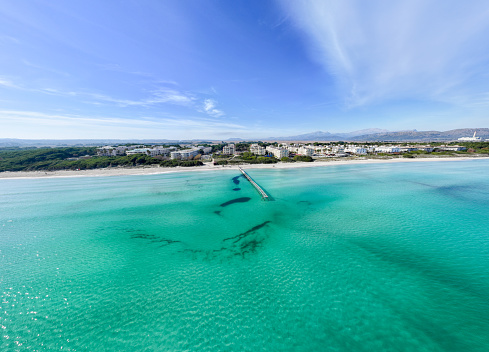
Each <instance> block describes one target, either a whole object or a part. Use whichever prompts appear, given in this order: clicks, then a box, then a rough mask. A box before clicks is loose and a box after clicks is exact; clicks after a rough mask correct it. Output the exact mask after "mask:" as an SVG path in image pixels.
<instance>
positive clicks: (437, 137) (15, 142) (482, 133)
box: [0, 128, 489, 148]
mask: <svg viewBox="0 0 489 352" xmlns="http://www.w3.org/2000/svg"><path fill="white" fill-rule="evenodd" d="M474 132H477V136H478V137H481V138H482V139H489V128H461V129H456V130H450V131H444V132H440V131H416V130H411V131H397V132H389V131H388V130H383V129H380V128H369V129H365V130H359V131H354V132H348V133H330V132H322V131H316V132H311V133H305V134H300V135H296V136H288V137H270V138H257V139H246V140H254V141H257V140H265V141H304V142H327V141H345V142H346V141H351V142H375V141H392V142H414V141H419V142H445V141H454V140H457V139H458V138H460V137H470V136H472V135H473V134H474ZM246 140H245V139H242V138H230V139H228V140H226V141H227V142H243V141H246ZM218 141H219V142H220V141H221V140H210V139H191V140H189V139H188V140H176V139H174V140H171V139H15V138H0V148H1V147H43V146H51V147H63V146H99V145H117V144H126V143H135V144H176V143H197V142H198V143H204V142H209V143H210V142H218Z"/></svg>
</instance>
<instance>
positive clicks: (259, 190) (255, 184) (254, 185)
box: [238, 166, 269, 200]
mask: <svg viewBox="0 0 489 352" xmlns="http://www.w3.org/2000/svg"><path fill="white" fill-rule="evenodd" d="M238 168H239V171H241V173H242V174H243V176H244V177H246V179H247V180H248V181H250V183H251V184H252V185H253V187H255V189H256V190H257V191H258V192H259V193H260V195H261V198H262V199H263V200H269V198H268V194H267V193H266V192H265V191H264V190H263V189H262V188H261V187H260V186H258V184H257V183H256V182H255V181H253V179H252V178H251V177H250V175H248V174H247V173H246V171H244V170H243V169H242V168H241V167H240V166H238Z"/></svg>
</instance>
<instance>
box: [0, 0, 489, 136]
mask: <svg viewBox="0 0 489 352" xmlns="http://www.w3.org/2000/svg"><path fill="white" fill-rule="evenodd" d="M487 38H489V2H488V1H486V0H481V1H478V0H466V1H463V2H462V1H458V0H457V1H452V0H443V1H433V0H399V1H378V0H370V1H363V0H357V1H355V0H338V1H333V0H309V1H306V0H283V1H282V0H276V1H272V0H271V1H265V0H260V1H258V0H257V1H252V0H246V1H240V0H233V1H227V0H221V1H217V0H177V1H173V0H164V1H161V0H155V1H151V0H134V1H131V0H126V1H111V0H104V1H92V0H83V1H81V0H71V1H64V0H50V1H38V0H16V1H10V0H0V125H1V128H0V138H58V139H63V138H161V139H163V138H168V139H184V138H212V139H227V138H230V137H241V138H264V137H269V136H287V135H295V134H300V133H306V132H312V131H317V130H322V131H330V132H348V131H353V130H359V129H364V128H383V129H388V130H392V131H395V130H406V129H418V130H431V129H434V130H448V129H453V128H462V127H489V126H488V122H489V114H488V111H489V40H488V39H487Z"/></svg>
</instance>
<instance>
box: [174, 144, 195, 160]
mask: <svg viewBox="0 0 489 352" xmlns="http://www.w3.org/2000/svg"><path fill="white" fill-rule="evenodd" d="M199 153H200V148H198V147H197V148H192V149H183V150H177V151H174V152H171V153H170V158H171V159H176V160H190V159H193V158H194V157H195V156H196V155H198V154H199Z"/></svg>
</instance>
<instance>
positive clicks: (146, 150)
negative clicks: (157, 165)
mask: <svg viewBox="0 0 489 352" xmlns="http://www.w3.org/2000/svg"><path fill="white" fill-rule="evenodd" d="M135 154H146V155H151V149H149V148H137V149H132V150H128V151H126V155H135Z"/></svg>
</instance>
